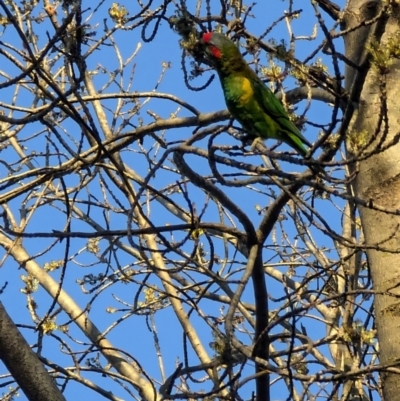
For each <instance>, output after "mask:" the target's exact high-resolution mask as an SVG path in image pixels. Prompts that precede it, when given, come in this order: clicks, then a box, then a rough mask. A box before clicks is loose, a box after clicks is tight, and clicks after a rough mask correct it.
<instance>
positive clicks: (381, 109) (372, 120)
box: [344, 0, 400, 401]
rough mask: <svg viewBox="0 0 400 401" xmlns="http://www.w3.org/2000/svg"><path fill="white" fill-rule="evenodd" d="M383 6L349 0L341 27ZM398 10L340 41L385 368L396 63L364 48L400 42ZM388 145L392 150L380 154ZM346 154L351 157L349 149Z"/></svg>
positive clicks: (392, 336)
mask: <svg viewBox="0 0 400 401" xmlns="http://www.w3.org/2000/svg"><path fill="white" fill-rule="evenodd" d="M385 4H387V3H384V2H380V1H365V0H353V1H352V0H350V2H349V4H348V8H347V9H346V10H345V14H344V27H345V28H349V27H353V26H357V25H358V24H360V22H361V21H368V20H371V19H372V18H374V16H376V15H378V13H379V11H380V10H381V7H384V5H385ZM398 12H399V11H398V5H397V4H395V3H393V5H392V7H391V8H390V13H389V14H386V16H383V17H382V18H380V19H379V20H378V21H377V22H375V23H374V24H370V25H367V26H362V27H360V28H359V29H356V30H355V31H353V32H351V33H349V34H347V35H346V36H345V37H344V41H345V50H346V56H347V57H348V58H350V59H351V60H352V61H353V62H354V63H356V64H357V65H359V66H360V69H359V70H358V71H356V70H355V69H353V68H349V67H347V68H346V74H345V77H346V83H345V86H346V89H347V90H348V91H349V92H352V91H353V94H354V93H355V94H356V95H357V93H359V96H358V95H357V96H356V98H353V101H355V104H357V106H356V107H355V112H354V115H353V118H352V120H351V123H350V126H349V130H351V132H352V133H353V134H354V133H356V134H357V135H359V137H360V138H361V139H360V143H365V144H367V145H368V146H367V149H366V150H365V151H364V154H368V153H369V152H370V153H372V155H371V156H370V157H367V158H365V160H361V161H359V162H357V163H356V165H355V166H354V167H355V168H356V169H358V170H359V173H358V174H357V176H356V179H355V180H354V182H353V189H354V195H355V196H357V197H359V198H362V199H363V200H365V201H367V202H369V205H370V206H371V207H361V208H360V209H359V210H360V217H361V223H362V229H363V232H364V235H365V244H366V246H367V247H370V249H367V251H366V253H367V257H368V266H369V269H370V274H371V277H372V280H373V285H374V291H375V292H376V296H375V304H374V307H375V315H376V320H375V321H376V328H377V335H378V340H379V350H380V362H381V364H382V365H388V366H393V365H396V364H398V363H399V362H400V340H399V333H400V297H399V295H400V254H399V252H400V217H399V216H398V215H396V213H394V211H396V210H397V211H400V146H399V144H398V143H396V141H395V140H394V138H395V137H396V135H397V134H398V133H399V132H400V61H399V60H398V59H396V58H394V57H391V61H390V65H389V67H388V68H387V69H386V70H382V68H377V65H376V63H374V60H373V55H372V54H371V53H370V54H368V51H366V49H365V47H366V46H367V43H371V42H370V41H371V38H373V40H374V41H375V43H378V46H379V48H381V49H383V48H384V46H386V45H387V43H388V41H390V40H393V38H398V39H395V40H399V42H400V39H399V38H400V34H399V32H400V31H399V19H398V15H399V14H398ZM361 43H362V44H363V45H364V46H360V44H361ZM363 135H365V136H366V140H365V141H364V140H362V136H363ZM371 139H373V140H372V142H371V143H368V141H369V140H371ZM391 141H393V142H394V143H393V146H390V147H388V148H387V149H386V150H383V149H385V146H386V145H387V144H389V143H390V142H391ZM348 145H349V144H348ZM382 150H383V151H382ZM348 155H349V156H350V157H351V156H352V152H351V151H350V149H349V147H348ZM375 206H379V207H381V208H385V209H386V210H387V211H388V213H385V212H382V211H377V210H374V207H375ZM390 211H391V212H392V213H390ZM381 379H382V386H383V398H384V400H386V401H396V400H400V376H399V375H398V374H396V373H388V372H384V373H382V374H381Z"/></svg>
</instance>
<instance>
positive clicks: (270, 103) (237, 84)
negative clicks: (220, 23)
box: [201, 32, 311, 156]
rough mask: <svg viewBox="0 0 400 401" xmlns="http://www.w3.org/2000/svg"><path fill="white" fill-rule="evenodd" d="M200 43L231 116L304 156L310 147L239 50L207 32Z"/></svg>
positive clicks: (258, 134)
mask: <svg viewBox="0 0 400 401" xmlns="http://www.w3.org/2000/svg"><path fill="white" fill-rule="evenodd" d="M201 42H202V43H203V45H204V46H205V48H206V53H207V54H208V55H209V57H210V59H211V60H212V62H213V65H214V68H215V70H216V71H217V73H218V75H219V79H220V81H221V85H222V90H223V91H224V96H225V102H226V106H227V107H228V110H229V111H230V112H231V114H232V116H233V117H234V118H235V119H236V120H238V121H239V122H240V124H242V126H243V128H244V129H245V130H246V131H247V132H248V133H249V134H250V136H252V137H261V138H265V139H267V138H274V139H278V140H280V141H283V142H285V143H287V144H288V145H289V146H291V147H292V148H294V149H295V150H296V151H297V152H299V153H300V154H301V155H302V156H306V155H307V149H306V148H305V147H304V145H306V146H307V147H311V144H310V143H309V142H308V141H307V139H306V138H304V136H303V135H302V134H301V133H300V131H299V130H298V129H297V128H296V126H295V125H294V124H293V122H292V121H290V119H289V116H288V113H287V112H286V110H285V109H284V108H283V106H282V104H281V102H280V101H279V100H278V99H277V98H276V97H275V95H274V94H273V93H272V91H271V90H270V89H269V88H268V87H267V86H265V84H264V82H263V81H261V79H260V78H259V77H258V76H257V74H256V73H255V72H254V71H253V70H252V69H251V68H250V67H249V66H248V64H247V63H246V61H245V60H244V59H243V57H242V55H241V54H240V51H239V49H238V47H237V46H236V45H235V44H234V43H233V42H232V41H231V40H230V39H229V38H228V37H226V36H225V35H222V34H221V33H216V32H207V33H204V34H203V36H202V40H201Z"/></svg>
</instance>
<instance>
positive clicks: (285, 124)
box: [252, 74, 312, 147]
mask: <svg viewBox="0 0 400 401" xmlns="http://www.w3.org/2000/svg"><path fill="white" fill-rule="evenodd" d="M252 82H253V91H254V96H255V98H256V100H257V102H258V104H259V105H260V107H261V108H262V110H263V111H264V113H266V114H267V115H268V116H269V117H270V118H272V119H273V120H274V121H275V122H276V123H277V124H278V125H279V126H280V127H281V133H282V134H283V135H284V134H285V133H286V135H290V136H294V137H297V138H298V139H300V140H301V141H302V142H303V143H304V144H306V145H307V146H308V147H311V146H312V145H311V144H310V142H308V141H307V139H306V138H304V136H303V135H302V134H301V132H300V131H299V130H298V129H297V127H296V126H295V125H294V124H293V122H292V121H290V119H289V116H288V113H287V112H286V110H285V109H284V107H283V106H282V103H281V102H280V101H279V100H278V99H277V98H276V96H275V95H274V94H273V93H272V91H271V90H270V89H269V88H268V87H267V86H265V84H264V82H262V81H261V79H260V78H259V77H258V76H257V75H256V74H255V77H254V79H252Z"/></svg>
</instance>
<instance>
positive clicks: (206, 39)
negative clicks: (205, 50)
mask: <svg viewBox="0 0 400 401" xmlns="http://www.w3.org/2000/svg"><path fill="white" fill-rule="evenodd" d="M211 36H212V32H206V33H204V34H203V40H204V42H206V43H208V42H209V41H210V40H211Z"/></svg>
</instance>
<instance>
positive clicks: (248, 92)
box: [240, 78, 254, 103]
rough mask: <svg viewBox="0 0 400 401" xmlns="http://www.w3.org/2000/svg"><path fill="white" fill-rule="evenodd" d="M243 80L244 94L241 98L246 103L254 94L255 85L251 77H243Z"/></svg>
mask: <svg viewBox="0 0 400 401" xmlns="http://www.w3.org/2000/svg"><path fill="white" fill-rule="evenodd" d="M241 81H242V82H241V87H242V95H241V96H240V100H241V101H242V102H244V103H246V102H247V101H248V100H249V99H250V98H251V97H252V96H253V93H254V92H253V87H252V86H251V82H250V80H249V79H247V78H242V80H241Z"/></svg>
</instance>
